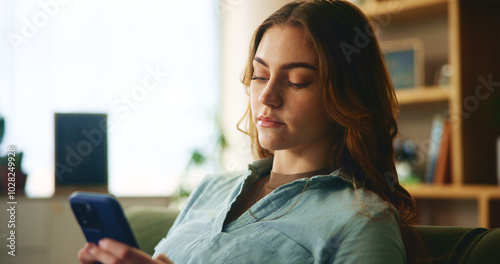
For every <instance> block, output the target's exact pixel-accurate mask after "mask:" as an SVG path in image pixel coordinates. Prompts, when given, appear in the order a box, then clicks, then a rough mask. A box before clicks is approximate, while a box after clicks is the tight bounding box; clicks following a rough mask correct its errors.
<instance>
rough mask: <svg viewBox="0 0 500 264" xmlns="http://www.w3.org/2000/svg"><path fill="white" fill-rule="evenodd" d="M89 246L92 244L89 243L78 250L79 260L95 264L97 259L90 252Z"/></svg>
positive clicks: (83, 262)
mask: <svg viewBox="0 0 500 264" xmlns="http://www.w3.org/2000/svg"><path fill="white" fill-rule="evenodd" d="M89 247H90V245H89V243H87V244H85V245H84V246H83V248H81V249H80V250H79V251H78V261H80V263H81V264H94V263H96V261H97V260H96V259H95V258H94V257H93V256H91V255H90V254H88V250H89V249H88V248H89Z"/></svg>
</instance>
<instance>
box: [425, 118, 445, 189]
mask: <svg viewBox="0 0 500 264" xmlns="http://www.w3.org/2000/svg"><path fill="white" fill-rule="evenodd" d="M442 132H443V117H442V116H441V115H435V116H434V118H433V119H432V127H431V135H430V142H429V150H428V152H427V168H426V171H425V182H427V183H433V182H434V173H435V170H436V161H437V157H438V152H439V145H440V144H439V143H440V142H441V137H442Z"/></svg>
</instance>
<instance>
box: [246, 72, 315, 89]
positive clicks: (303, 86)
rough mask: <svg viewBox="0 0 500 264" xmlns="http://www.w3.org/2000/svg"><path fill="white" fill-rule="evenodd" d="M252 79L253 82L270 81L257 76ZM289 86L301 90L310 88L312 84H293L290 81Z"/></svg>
mask: <svg viewBox="0 0 500 264" xmlns="http://www.w3.org/2000/svg"><path fill="white" fill-rule="evenodd" d="M250 79H251V80H252V81H253V80H257V81H267V80H268V78H265V77H260V76H255V75H253V76H252V78H250ZM287 84H288V86H291V87H293V88H297V89H301V88H306V87H307V86H309V84H311V82H305V83H293V82H290V81H288V82H287Z"/></svg>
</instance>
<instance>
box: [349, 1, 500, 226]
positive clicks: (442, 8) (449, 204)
mask: <svg viewBox="0 0 500 264" xmlns="http://www.w3.org/2000/svg"><path fill="white" fill-rule="evenodd" d="M359 7H360V9H361V10H362V11H363V12H364V13H365V14H366V15H367V16H368V17H369V19H370V20H371V21H372V23H373V27H374V28H375V29H376V30H377V31H378V34H377V35H378V37H379V39H381V40H383V41H397V40H403V39H411V38H416V39H420V40H421V41H422V42H423V44H424V62H423V63H424V76H426V79H425V80H424V82H423V83H424V84H425V85H430V84H431V83H433V82H434V80H433V78H431V77H432V76H434V75H435V73H436V72H437V71H438V70H439V68H440V67H441V65H443V64H449V65H450V66H451V68H452V69H453V74H452V75H451V77H450V83H451V84H452V85H450V86H449V87H442V86H424V87H416V88H413V89H405V90H397V91H396V96H397V98H398V101H399V104H400V105H401V106H407V107H403V108H404V109H403V108H402V111H401V113H400V115H399V116H398V125H399V131H400V132H401V135H402V136H404V137H406V138H409V139H411V140H413V141H414V142H417V143H418V144H417V146H418V151H420V152H421V153H423V154H422V155H425V153H428V148H429V144H427V143H428V142H429V135H430V134H431V131H432V120H433V118H434V116H436V114H443V113H446V112H447V113H454V114H453V115H450V119H451V121H452V122H453V126H451V131H450V137H451V141H450V149H451V153H452V155H451V157H450V158H451V160H450V163H451V165H450V173H451V175H452V177H451V181H452V183H450V184H449V185H426V184H421V185H416V186H407V187H406V186H405V187H406V188H407V189H408V191H409V192H410V193H411V194H412V196H413V197H415V200H416V201H417V206H419V209H420V211H418V210H417V211H418V212H417V215H418V216H419V221H421V222H422V223H430V224H439V225H476V226H483V227H500V213H498V212H500V185H498V184H496V183H497V177H496V174H497V164H496V159H495V158H494V157H496V153H497V150H496V146H495V142H496V140H497V138H498V137H499V136H500V126H498V124H497V122H496V121H495V119H494V118H492V116H493V115H494V114H491V113H495V111H496V110H497V109H496V108H495V106H496V105H497V104H496V100H497V99H496V98H498V97H495V96H490V95H491V94H490V93H489V94H485V92H486V89H483V90H480V89H481V88H482V87H484V85H485V84H484V82H485V80H496V79H495V77H494V76H495V74H494V73H496V72H500V64H499V63H498V60H497V59H496V58H499V56H500V49H499V48H498V47H500V35H498V34H488V32H497V31H498V28H499V27H500V20H498V10H500V1H498V0H396V1H390V0H365V3H364V4H361V5H359ZM478 18H481V19H478ZM478 40H481V41H478ZM492 73H493V75H492ZM489 76H493V77H489ZM488 78H489V79H488ZM481 92H482V93H483V94H481ZM479 98H482V99H479ZM422 160H425V159H424V158H423V159H422ZM425 167H426V165H425V163H424V162H422V163H419V164H415V169H416V170H417V169H418V170H419V172H422V171H425Z"/></svg>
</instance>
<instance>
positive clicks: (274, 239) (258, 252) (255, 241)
mask: <svg viewBox="0 0 500 264" xmlns="http://www.w3.org/2000/svg"><path fill="white" fill-rule="evenodd" d="M210 249H211V250H210V251H211V252H207V254H208V255H206V256H205V258H204V259H210V261H209V262H207V263H238V264H239V263H277V264H279V263H301V264H302V263H312V262H313V257H312V256H311V254H310V253H309V251H308V250H306V249H305V248H304V247H302V246H301V245H300V244H298V243H297V242H295V241H294V240H292V239H290V238H289V237H287V236H286V235H284V234H282V233H280V232H278V231H276V230H274V229H270V228H266V227H264V226H262V225H258V224H257V225H256V227H253V226H252V225H249V226H245V227H243V228H239V229H237V230H233V231H231V232H229V233H225V232H222V233H220V234H219V235H218V236H217V237H216V238H215V239H214V240H213V241H212V243H211V245H210ZM215 252H217V253H216V254H214V253H215Z"/></svg>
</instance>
